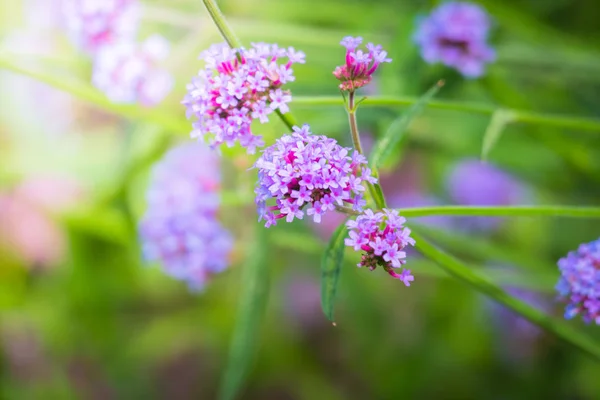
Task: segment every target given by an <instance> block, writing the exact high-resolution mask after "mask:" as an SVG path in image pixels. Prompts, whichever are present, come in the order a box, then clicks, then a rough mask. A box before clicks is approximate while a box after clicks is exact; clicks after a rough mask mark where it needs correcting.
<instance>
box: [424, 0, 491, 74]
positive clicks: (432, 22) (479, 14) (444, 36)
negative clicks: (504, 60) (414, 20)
mask: <svg viewBox="0 0 600 400" xmlns="http://www.w3.org/2000/svg"><path fill="white" fill-rule="evenodd" d="M489 30H490V20H489V17H488V15H487V13H486V12H485V10H484V9H482V8H481V7H480V6H478V5H477V4H471V3H462V2H449V3H444V4H442V5H440V6H439V7H437V8H436V9H435V10H433V11H432V12H431V14H430V15H429V16H428V17H426V18H423V19H422V20H421V21H420V22H419V26H418V28H417V31H416V33H415V35H414V41H415V42H416V43H417V44H418V45H419V46H420V47H421V56H422V57H423V59H424V60H425V61H426V62H427V63H429V64H432V63H436V62H441V63H443V64H444V65H446V66H448V67H452V68H455V69H456V70H458V71H459V72H460V73H461V74H463V75H464V76H465V77H467V78H477V77H479V76H481V75H483V73H484V70H485V64H486V63H489V62H492V61H494V60H495V58H496V54H495V51H494V49H493V48H491V47H490V46H489V45H488V44H487V43H486V42H487V38H488V33H489Z"/></svg>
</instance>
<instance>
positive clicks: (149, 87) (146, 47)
mask: <svg viewBox="0 0 600 400" xmlns="http://www.w3.org/2000/svg"><path fill="white" fill-rule="evenodd" d="M168 54H169V42H167V40H166V39H164V38H163V37H162V36H159V35H153V36H150V37H149V38H148V39H146V40H145V41H144V42H143V43H141V45H138V44H137V43H135V42H129V41H122V42H118V43H115V44H114V45H110V46H104V47H102V48H101V49H100V50H98V52H97V54H96V57H95V59H94V71H93V76H92V82H93V84H94V85H95V86H96V87H97V88H98V89H100V90H102V91H103V92H104V93H105V94H106V96H107V97H108V98H109V99H110V100H111V101H113V102H115V103H134V102H138V103H140V104H142V105H145V106H153V105H156V104H158V103H159V102H160V101H161V100H162V99H163V98H164V97H165V96H166V95H167V94H168V93H169V92H170V91H171V88H172V87H173V78H172V77H171V74H169V73H168V72H167V71H165V70H162V69H160V68H158V66H157V64H158V62H159V61H161V60H164V59H165V58H166V57H167V55H168Z"/></svg>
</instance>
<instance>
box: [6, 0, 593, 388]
mask: <svg viewBox="0 0 600 400" xmlns="http://www.w3.org/2000/svg"><path fill="white" fill-rule="evenodd" d="M59 3H60V2H59V1H54V0H22V1H19V0H8V1H5V2H4V3H3V11H2V13H1V14H0V64H1V66H2V67H3V68H2V69H0V93H1V96H0V311H1V317H0V398H6V399H37V398H46V399H48V398H51V399H63V398H65V399H70V398H81V399H137V398H144V399H211V398H215V393H216V390H217V388H218V381H219V378H220V376H221V375H222V372H223V369H224V366H225V363H226V360H227V352H228V346H229V340H230V338H231V334H232V331H233V327H234V324H235V318H236V309H237V300H238V297H239V296H238V295H239V291H240V287H241V286H242V285H243V284H244V282H243V280H242V279H241V276H242V274H241V269H242V268H241V267H242V265H243V262H244V261H245V259H246V258H247V256H248V253H247V248H248V243H251V241H252V239H253V235H254V229H253V227H254V225H255V221H256V211H255V208H254V205H253V200H252V190H253V186H254V182H255V180H256V177H255V172H254V171H250V172H248V171H247V169H248V168H249V167H250V166H251V165H252V162H253V157H252V156H247V155H246V154H245V152H243V151H240V149H238V148H234V149H230V150H225V151H224V157H223V159H222V160H221V166H220V168H221V181H222V187H223V193H224V195H223V197H222V204H221V208H220V212H219V216H220V220H221V221H222V223H223V225H224V226H225V227H226V228H227V229H228V230H229V231H230V232H231V234H232V236H233V238H234V241H235V242H234V243H235V244H234V250H233V251H232V253H231V255H230V266H229V268H228V269H227V270H226V271H225V272H223V273H221V274H218V275H215V276H214V277H212V279H211V281H210V283H208V284H207V285H206V287H205V288H204V290H202V291H201V292H194V291H190V290H189V289H188V288H187V286H186V285H185V283H182V282H179V281H177V280H174V279H172V278H171V277H168V276H166V275H165V274H164V273H163V272H162V270H161V266H160V265H146V263H144V261H143V259H142V257H141V250H140V245H139V244H138V234H137V231H136V225H137V224H138V223H139V220H140V218H141V217H142V215H143V213H144V211H145V208H146V202H145V193H146V189H147V186H148V176H149V173H150V171H151V167H152V165H153V164H154V163H155V162H156V161H158V160H160V158H161V157H162V155H163V153H164V152H165V151H166V150H167V149H168V148H171V147H173V146H176V145H177V144H178V143H186V142H189V141H190V139H189V136H188V134H189V132H190V131H191V123H189V122H187V121H186V120H185V113H184V108H183V106H182V105H181V104H180V102H181V99H182V98H183V96H184V94H185V85H186V84H187V83H188V82H189V81H190V80H191V78H192V76H194V75H195V74H196V73H197V71H198V69H199V68H200V67H201V62H200V61H199V60H198V59H197V56H198V54H199V53H200V52H201V51H202V50H204V49H206V48H207V47H208V46H209V45H210V44H212V43H216V42H220V41H221V39H220V37H219V35H218V32H217V31H216V29H215V27H214V25H213V24H212V22H211V20H210V19H209V17H208V14H207V13H206V11H205V10H204V8H203V6H202V2H201V1H197V0H170V1H166V0H162V1H161V0H156V1H142V2H141V4H142V6H141V15H142V17H141V22H140V33H139V36H140V37H142V38H144V37H148V36H150V35H152V34H154V33H160V34H161V35H163V36H164V37H165V38H167V39H168V40H169V42H170V43H171V51H170V55H169V57H168V58H166V59H165V60H164V61H163V62H162V66H163V67H164V68H165V69H166V70H167V71H168V72H169V73H170V74H171V75H172V76H173V78H174V85H173V89H172V91H171V92H170V93H169V95H168V96H167V97H166V98H165V99H164V100H163V101H162V102H161V103H160V104H158V105H156V106H154V108H143V107H140V106H136V105H133V106H124V107H120V108H119V107H117V108H114V107H112V106H111V102H110V101H108V100H106V99H105V98H104V97H103V96H100V95H99V94H98V92H95V91H94V90H93V89H92V88H91V83H90V82H91V74H92V72H91V71H92V66H91V62H90V59H89V57H88V56H87V55H86V54H84V53H83V52H81V51H80V50H78V49H77V48H76V47H75V46H74V45H73V43H72V42H71V41H70V40H69V36H68V34H67V32H66V29H65V27H64V23H63V21H62V17H61V13H60V6H59ZM476 3H478V4H480V5H481V6H483V7H484V8H485V9H486V10H487V12H488V13H489V14H490V16H491V20H492V29H491V36H490V39H489V43H490V44H491V45H492V46H493V47H494V48H495V49H496V51H497V60H496V61H495V62H494V63H491V64H490V65H489V66H488V68H487V70H486V73H485V75H484V76H483V77H481V78H479V79H465V78H463V77H462V76H461V75H460V74H459V73H457V72H455V71H453V70H452V69H450V68H447V67H444V66H443V65H441V64H436V65H430V64H427V63H425V62H424V61H423V60H422V59H421V56H420V53H419V49H418V48H417V46H416V45H415V44H414V42H413V40H412V35H413V33H414V31H415V29H416V25H417V21H418V18H419V17H420V16H425V15H427V14H428V13H429V12H430V11H431V10H432V9H433V8H434V7H435V6H437V5H438V2H437V1H403V2H398V1H393V0H387V1H384V0H377V1H375V0H373V1H368V2H366V1H358V0H356V1H353V0H343V1H342V0H305V1H302V2H298V1H292V0H260V1H259V0H227V1H225V0H222V1H220V2H219V4H220V6H221V7H222V10H223V12H224V13H225V14H226V15H227V17H228V19H229V21H230V23H231V25H232V27H233V29H234V30H235V31H236V33H237V35H238V36H239V38H240V39H241V40H242V41H243V42H244V43H246V44H248V43H250V42H254V41H265V42H271V43H275V42H276V43H278V44H280V45H281V46H286V47H287V46H294V47H295V48H296V49H299V50H302V51H304V52H305V53H306V59H307V63H306V64H304V65H299V66H297V67H295V68H294V71H295V75H296V80H295V82H293V83H292V84H291V85H289V87H290V88H291V90H292V92H293V95H294V96H295V97H302V96H320V95H331V96H339V91H338V89H337V82H336V80H335V79H334V77H333V76H332V73H331V72H332V71H333V69H334V68H335V66H337V65H339V64H341V63H343V57H344V49H343V48H342V47H341V46H340V45H339V41H340V40H341V38H342V37H344V36H347V35H353V36H363V37H364V38H365V40H366V41H373V42H375V43H380V44H382V45H383V47H384V49H386V50H388V52H389V56H390V57H391V58H392V59H393V62H392V63H391V64H386V65H384V66H382V67H381V68H380V71H378V74H377V76H376V78H375V80H374V82H373V83H372V84H371V85H370V86H368V87H367V88H365V90H364V91H365V94H367V95H369V96H379V95H382V96H401V97H409V98H412V97H418V96H420V95H421V94H422V93H424V92H425V91H426V90H427V89H428V88H430V87H431V86H433V85H434V84H435V82H437V81H438V80H439V79H444V80H445V81H446V85H445V87H444V88H443V89H442V90H441V92H440V93H439V95H438V96H437V98H438V100H448V101H456V102H460V103H461V104H462V103H465V104H466V105H467V106H466V107H464V109H463V110H444V109H438V108H433V107H432V108H428V109H427V110H426V111H425V112H424V113H423V114H422V115H421V116H420V117H419V118H417V119H415V120H414V121H413V122H412V124H411V125H410V128H409V131H408V132H407V134H406V135H405V136H404V138H403V140H402V143H401V146H399V147H398V148H397V149H394V157H392V158H391V160H390V161H389V162H388V163H387V164H386V165H385V168H383V170H382V185H383V189H384V191H385V192H386V195H387V197H388V200H389V202H390V204H391V205H393V206H395V207H412V206H428V205H436V204H439V205H442V204H465V205H477V204H480V205H510V204H565V205H597V204H598V201H599V200H600V185H598V183H599V181H600V135H598V132H597V131H596V132H593V131H586V130H579V129H567V128H564V127H560V126H556V125H555V124H553V123H552V122H550V123H542V124H538V123H535V122H534V123H521V124H513V125H509V126H508V127H507V128H506V129H505V131H504V133H503V135H502V137H501V138H500V140H499V142H498V144H497V145H496V146H495V147H494V148H493V149H492V150H491V152H490V154H489V157H488V161H487V163H485V164H482V163H481V162H479V157H480V152H481V145H482V137H483V134H484V132H485V130H486V127H487V125H488V123H489V120H490V116H491V114H490V113H489V112H487V111H485V110H493V109H494V108H497V107H504V108H514V109H518V110H523V111H528V112H539V113H547V114H550V115H572V116H575V117H585V118H590V117H592V118H593V117H597V118H600V114H599V112H598V110H599V108H598V104H600V29H599V28H598V21H597V15H599V13H600V3H598V2H597V1H593V0H587V1H578V2H571V1H566V0H554V1H535V0H506V1H502V2H500V1H492V0H485V1H478V2H476ZM9 64H10V65H12V66H13V68H7V65H9ZM15 65H16V66H18V68H21V69H23V70H27V71H30V73H29V75H34V77H35V75H36V74H38V75H40V74H41V75H42V76H45V77H47V78H48V79H49V80H51V81H53V82H54V85H53V86H52V85H47V84H45V83H41V82H40V81H39V80H38V79H34V78H32V77H31V76H29V77H28V76H24V75H23V74H20V73H15V72H14V71H9V70H8V69H13V70H14V69H15V68H14V66H15ZM38 77H39V76H38ZM61 82H63V83H64V82H66V84H65V85H66V87H67V89H68V90H67V91H61V90H58V89H57V88H56V86H61ZM63 86H64V85H63ZM73 88H74V89H73ZM90 91H91V92H90ZM90 93H91V95H90ZM482 107H483V109H484V111H483V112H478V111H477V110H478V109H481V108H482ZM291 108H292V111H293V112H294V114H295V116H296V118H297V119H298V120H299V121H301V122H307V123H310V124H311V127H312V130H313V132H316V133H320V134H327V135H329V136H331V137H335V138H337V139H338V140H339V141H340V142H341V143H342V144H344V145H347V146H350V145H351V142H350V138H349V134H348V126H347V120H346V115H345V111H344V109H343V107H342V106H340V105H338V106H311V105H308V104H307V103H303V102H302V101H299V102H298V104H294V103H293V102H292V104H291ZM455 108H456V107H455ZM458 108H460V107H458ZM139 110H141V111H139ZM402 110H403V108H401V107H393V106H392V107H366V106H365V107H362V108H361V109H360V110H359V113H358V115H359V125H360V128H361V130H362V132H364V134H365V138H364V139H363V141H364V142H365V143H364V144H365V145H366V147H367V148H369V147H371V146H372V143H373V142H374V141H375V140H376V139H377V137H379V136H380V135H382V134H383V133H384V132H386V130H387V129H388V127H389V126H390V124H391V123H392V122H393V121H394V120H395V119H396V118H397V117H398V116H399V115H400V113H401V111H402ZM154 111H156V113H157V114H153V112H154ZM158 113H160V115H162V116H167V118H169V123H164V124H161V123H156V122H157V119H158V117H157V115H158ZM159 122H160V121H159ZM166 126H167V127H166ZM256 130H257V132H260V133H261V134H263V135H265V138H266V141H267V144H269V143H272V142H273V141H274V139H275V138H277V137H278V136H280V135H281V134H283V133H286V132H287V130H286V128H285V127H284V126H283V125H282V124H281V122H279V121H275V120H274V119H273V118H272V122H271V123H269V124H267V125H260V126H258V127H257V128H256ZM225 193H226V194H227V195H225ZM342 220H343V218H342V217H341V216H336V215H330V216H328V218H326V219H325V220H324V221H323V223H322V224H321V225H319V226H315V225H314V224H312V223H311V222H310V221H306V220H305V221H295V222H294V223H293V224H284V223H280V224H279V225H278V226H276V227H272V228H270V229H269V231H268V247H267V249H266V251H267V252H268V257H267V260H268V272H269V275H270V282H271V287H270V295H269V301H268V306H267V310H266V314H265V320H264V323H263V324H262V327H261V332H260V333H261V335H260V338H259V339H258V342H257V343H256V345H257V355H256V359H255V362H254V364H253V369H252V370H251V372H250V374H249V376H248V380H247V384H246V386H245V389H244V391H243V394H242V396H241V398H244V399H401V398H402V399H404V398H406V399H421V398H425V399H427V398H436V399H481V398H485V399H538V398H540V399H541V398H544V399H597V398H598V396H599V394H600V381H598V380H597V377H598V376H599V374H600V367H599V366H598V364H597V363H596V362H595V361H593V360H591V359H590V358H588V357H586V356H585V355H583V354H581V353H579V352H577V351H575V350H574V349H572V348H571V347H569V346H568V345H566V344H564V343H562V342H560V341H558V340H557V339H556V338H554V337H552V336H550V335H548V334H545V333H544V332H542V331H540V330H538V329H537V328H535V327H534V326H532V325H530V324H528V323H527V322H525V321H524V320H522V319H520V318H518V317H516V316H515V315H514V314H512V313H511V312H509V311H507V310H505V309H503V308H502V307H501V306H498V305H496V304H494V303H492V302H491V301H489V300H487V299H486V298H485V297H483V296H482V295H480V294H478V293H476V292H475V291H473V290H471V289H470V288H468V287H466V286H464V285H463V284H461V283H460V282H457V281H455V280H453V279H451V278H449V277H447V276H445V275H444V273H443V272H442V271H441V270H438V269H437V267H436V266H435V265H433V264H432V263H431V262H428V261H427V260H425V259H422V258H421V257H420V256H419V255H418V254H417V253H416V252H413V253H411V254H410V255H409V262H408V267H409V268H410V269H411V270H412V271H413V273H414V275H415V281H414V282H413V284H412V286H411V287H410V288H407V287H404V285H401V284H400V283H399V282H397V281H395V280H393V279H389V277H388V276H387V275H386V274H385V273H384V272H383V271H382V270H377V271H373V272H369V271H367V270H362V269H358V268H356V267H354V264H355V263H356V259H355V258H353V257H352V255H349V256H348V257H347V265H345V268H344V269H343V271H342V274H341V282H340V285H339V290H338V302H337V308H336V322H337V327H332V326H331V323H330V322H328V321H327V319H326V318H325V317H324V316H323V314H322V312H321V308H320V298H319V296H320V282H319V279H320V257H321V254H322V251H323V249H324V243H326V241H327V239H328V237H329V235H330V234H331V233H332V232H333V230H334V229H335V227H336V226H337V224H339V223H340V222H341V221H342ZM410 223H414V224H420V225H422V228H423V229H424V231H425V232H427V234H428V236H429V237H430V238H432V239H433V240H434V241H435V242H436V243H437V244H438V245H440V246H441V247H443V248H444V249H446V250H448V251H449V252H451V253H453V254H455V255H457V256H459V257H460V258H461V259H462V260H463V261H465V262H466V263H468V264H469V265H471V266H472V267H473V268H479V269H480V270H481V271H483V272H484V273H486V274H487V275H488V276H489V277H490V278H491V279H494V281H495V282H498V283H500V284H502V285H503V286H504V287H505V288H506V289H507V290H509V291H510V292H511V293H512V294H513V295H515V296H518V297H519V298H521V299H523V300H525V301H527V302H529V303H531V304H532V305H534V306H536V307H538V308H540V309H541V310H544V311H545V312H547V313H549V314H551V315H554V316H557V317H559V318H560V317H561V315H562V313H563V305H562V304H560V303H557V302H556V294H555V292H554V284H555V282H556V280H557V279H558V271H557V269H556V260H557V259H558V258H560V257H562V256H563V255H565V254H566V253H567V252H568V251H569V250H574V249H576V248H577V246H578V245H579V243H581V242H588V241H591V240H595V239H597V238H598V236H599V235H600V228H599V227H598V225H597V224H596V223H595V222H594V223H592V222H589V221H586V220H583V219H581V220H578V219H575V220H570V219H525V218H511V219H506V220H498V219H489V218H475V219H473V218H450V217H429V218H422V219H415V220H410V221H409V224H410ZM571 323H572V324H574V325H577V326H580V327H581V329H582V330H586V331H588V333H589V334H591V335H592V336H594V337H596V338H600V332H599V331H598V329H597V327H595V326H591V327H586V326H585V325H584V324H583V323H582V322H580V321H579V320H574V321H572V322H571Z"/></svg>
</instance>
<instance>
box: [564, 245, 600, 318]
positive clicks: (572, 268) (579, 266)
mask: <svg viewBox="0 0 600 400" xmlns="http://www.w3.org/2000/svg"><path fill="white" fill-rule="evenodd" d="M558 267H559V269H560V273H561V277H560V280H559V281H558V284H557V285H556V289H557V290H558V292H559V294H560V297H561V299H562V300H563V301H565V302H566V303H567V306H566V309H565V318H568V319H570V318H573V317H575V316H576V315H581V316H582V318H583V320H584V321H585V322H586V323H590V322H594V323H595V324H596V325H600V239H598V240H596V241H593V242H591V243H585V244H582V245H580V246H579V249H577V251H573V252H570V253H569V254H568V255H567V256H566V257H564V258H561V259H560V260H559V261H558Z"/></svg>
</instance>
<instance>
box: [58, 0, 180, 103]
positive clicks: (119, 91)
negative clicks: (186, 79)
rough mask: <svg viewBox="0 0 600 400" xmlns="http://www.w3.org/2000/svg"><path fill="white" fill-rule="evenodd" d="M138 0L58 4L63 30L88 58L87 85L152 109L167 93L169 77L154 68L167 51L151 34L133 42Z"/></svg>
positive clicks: (118, 100)
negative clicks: (90, 72) (90, 67)
mask: <svg viewBox="0 0 600 400" xmlns="http://www.w3.org/2000/svg"><path fill="white" fill-rule="evenodd" d="M139 8H140V7H139V2H138V1H137V0H63V13H64V15H65V22H66V26H67V29H68V31H69V33H70V35H71V36H72V38H73V40H74V42H75V43H76V44H77V45H78V46H79V47H80V48H81V49H83V50H84V51H86V52H87V53H89V54H90V55H91V57H92V59H93V62H94V65H93V77H92V83H93V84H94V85H95V86H96V87H97V88H98V89H99V90H101V91H102V92H104V93H105V94H106V96H107V97H108V98H109V99H110V100H111V101H113V102H115V103H135V102H138V103H141V104H142V105H145V106H152V105H155V104H157V103H159V102H160V101H162V100H163V98H164V97H165V96H166V95H167V94H168V93H169V92H170V90H171V88H172V86H173V83H172V78H171V76H170V74H169V73H168V72H167V71H165V70H163V69H161V68H160V67H159V62H160V61H163V60H164V59H165V58H166V56H167V55H168V52H169V45H168V42H167V41H166V39H164V38H162V37H161V36H159V35H153V36H151V37H149V38H148V39H146V40H145V41H144V42H143V43H141V44H140V43H138V42H136V34H137V30H138V25H139V17H140V12H139Z"/></svg>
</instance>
